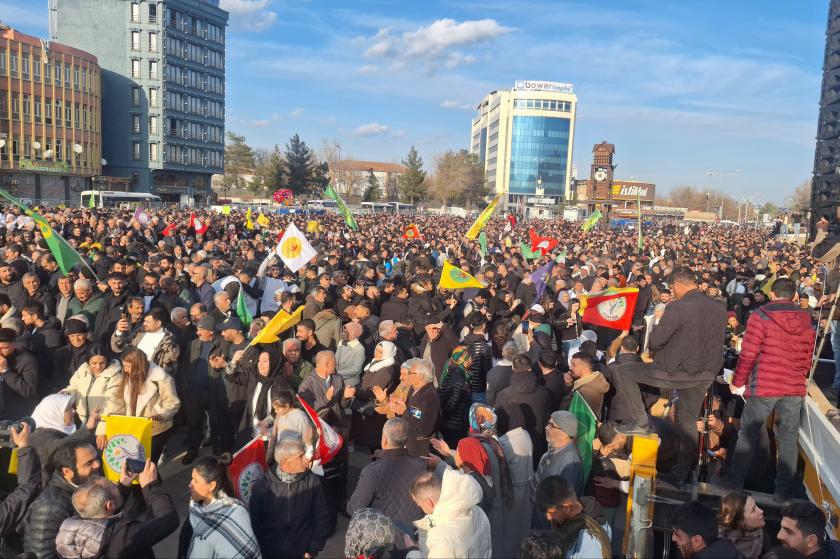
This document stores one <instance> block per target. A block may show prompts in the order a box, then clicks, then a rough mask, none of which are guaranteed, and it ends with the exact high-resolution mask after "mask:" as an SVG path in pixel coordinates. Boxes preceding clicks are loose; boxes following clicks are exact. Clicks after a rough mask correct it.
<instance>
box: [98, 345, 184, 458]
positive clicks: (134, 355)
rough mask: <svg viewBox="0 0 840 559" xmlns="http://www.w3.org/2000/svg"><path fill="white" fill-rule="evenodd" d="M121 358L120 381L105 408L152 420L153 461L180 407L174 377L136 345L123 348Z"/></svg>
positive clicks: (167, 436)
mask: <svg viewBox="0 0 840 559" xmlns="http://www.w3.org/2000/svg"><path fill="white" fill-rule="evenodd" d="M121 361H122V382H121V383H120V387H119V389H118V390H117V392H116V394H115V395H114V398H113V399H112V400H111V401H110V402H109V405H108V409H110V410H111V413H112V414H113V415H128V416H132V417H147V418H149V419H151V420H152V451H151V455H150V458H151V460H152V462H157V460H158V458H160V455H161V454H162V453H163V449H164V447H165V446H166V441H167V440H168V439H169V435H170V434H171V432H172V420H173V419H174V418H175V414H176V413H178V410H179V409H180V407H181V400H179V399H178V394H177V392H176V390H175V381H174V380H173V379H172V377H171V376H169V375H168V374H166V372H164V370H163V369H161V368H160V367H158V366H157V365H156V364H154V363H152V362H150V361H149V360H148V359H147V358H146V354H145V353H143V352H142V351H141V350H139V349H137V348H130V349H127V350H125V351H124V352H123V354H122V357H121ZM107 421H108V420H107V419H105V422H106V423H107ZM103 446H104V445H103Z"/></svg>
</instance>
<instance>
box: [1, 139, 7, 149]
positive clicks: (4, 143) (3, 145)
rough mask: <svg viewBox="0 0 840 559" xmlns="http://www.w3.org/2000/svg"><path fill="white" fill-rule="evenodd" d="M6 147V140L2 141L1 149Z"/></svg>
mask: <svg viewBox="0 0 840 559" xmlns="http://www.w3.org/2000/svg"><path fill="white" fill-rule="evenodd" d="M4 147H6V140H0V149H3V148H4Z"/></svg>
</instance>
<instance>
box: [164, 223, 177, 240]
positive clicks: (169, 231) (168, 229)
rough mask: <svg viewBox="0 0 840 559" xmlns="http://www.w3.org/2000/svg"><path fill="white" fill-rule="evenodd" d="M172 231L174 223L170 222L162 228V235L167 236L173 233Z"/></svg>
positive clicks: (173, 230)
mask: <svg viewBox="0 0 840 559" xmlns="http://www.w3.org/2000/svg"><path fill="white" fill-rule="evenodd" d="M174 233H175V224H174V223H170V224H169V225H167V226H166V227H165V228H164V230H163V236H164V237H169V236H171V235H173V234H174Z"/></svg>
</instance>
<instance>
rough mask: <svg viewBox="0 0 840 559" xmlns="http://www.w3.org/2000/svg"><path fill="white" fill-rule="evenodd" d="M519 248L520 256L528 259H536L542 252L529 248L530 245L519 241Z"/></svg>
mask: <svg viewBox="0 0 840 559" xmlns="http://www.w3.org/2000/svg"><path fill="white" fill-rule="evenodd" d="M519 250H521V251H522V258H527V259H528V260H536V259H537V258H539V257H540V256H542V252H540V251H539V250H531V247H529V246H528V245H527V244H525V243H519Z"/></svg>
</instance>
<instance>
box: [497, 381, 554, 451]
mask: <svg viewBox="0 0 840 559" xmlns="http://www.w3.org/2000/svg"><path fill="white" fill-rule="evenodd" d="M552 411H553V410H552V409H551V394H549V392H548V390H546V388H545V387H544V386H540V385H539V383H538V382H537V378H536V377H535V376H534V375H533V374H531V373H530V372H527V373H519V374H517V373H514V374H513V375H512V376H511V377H510V386H508V387H507V388H505V389H504V390H502V391H501V392H500V393H499V395H498V396H497V397H496V413H497V414H498V416H499V422H498V427H499V432H500V433H506V432H508V431H510V430H511V429H516V428H517V427H522V428H523V429H525V430H526V431H527V432H528V435H530V437H531V442H532V443H533V445H534V454H535V455H537V456H542V453H543V452H545V448H546V445H547V443H546V440H545V425H546V423H548V416H549V415H550V414H551V412H552Z"/></svg>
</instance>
